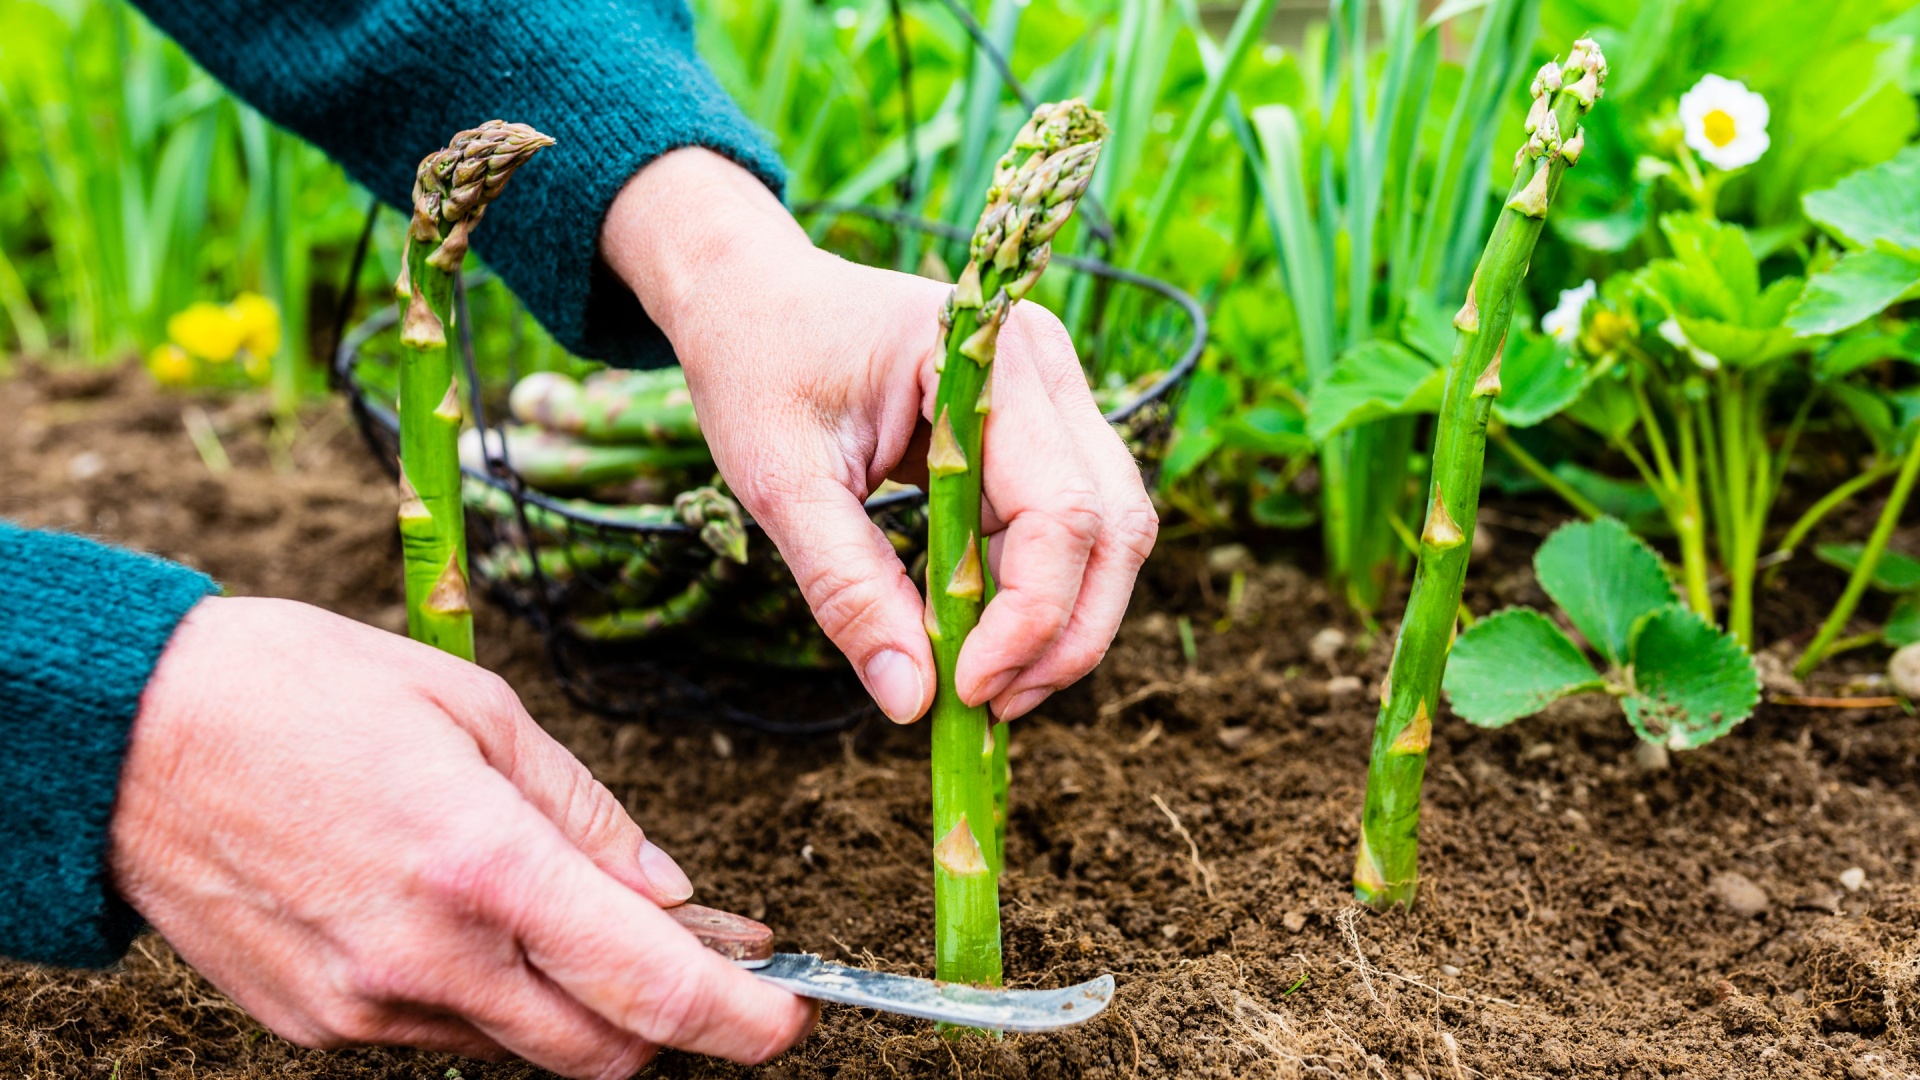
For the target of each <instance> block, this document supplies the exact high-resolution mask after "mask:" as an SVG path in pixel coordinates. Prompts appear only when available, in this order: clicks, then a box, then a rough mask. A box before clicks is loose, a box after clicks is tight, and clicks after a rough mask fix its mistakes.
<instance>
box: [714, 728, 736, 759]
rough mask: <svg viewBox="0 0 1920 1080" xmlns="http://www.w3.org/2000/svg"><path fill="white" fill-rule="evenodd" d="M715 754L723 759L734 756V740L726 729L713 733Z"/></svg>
mask: <svg viewBox="0 0 1920 1080" xmlns="http://www.w3.org/2000/svg"><path fill="white" fill-rule="evenodd" d="M713 756H714V757H717V758H719V759H720V760H722V761H725V760H726V759H728V758H730V757H732V756H733V740H732V739H729V738H727V734H726V732H724V731H716V732H714V733H713Z"/></svg>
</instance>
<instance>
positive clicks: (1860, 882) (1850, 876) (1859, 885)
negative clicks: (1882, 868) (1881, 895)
mask: <svg viewBox="0 0 1920 1080" xmlns="http://www.w3.org/2000/svg"><path fill="white" fill-rule="evenodd" d="M1840 886H1841V887H1842V888H1844V889H1846V890H1847V891H1848V892H1859V891H1860V890H1861V889H1864V888H1866V886H1867V872H1866V871H1865V870H1862V869H1860V868H1859V867H1857V866H1849V867H1847V868H1846V869H1845V870H1842V871H1840Z"/></svg>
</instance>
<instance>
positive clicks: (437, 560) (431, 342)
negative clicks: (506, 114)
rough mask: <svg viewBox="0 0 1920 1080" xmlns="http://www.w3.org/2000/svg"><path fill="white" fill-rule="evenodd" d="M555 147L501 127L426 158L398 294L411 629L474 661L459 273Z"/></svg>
mask: <svg viewBox="0 0 1920 1080" xmlns="http://www.w3.org/2000/svg"><path fill="white" fill-rule="evenodd" d="M552 145H553V140H552V139H550V138H548V137H547V136H545V135H542V134H540V133H539V132H537V131H535V130H533V129H532V128H530V127H527V126H526V125H525V124H507V123H502V122H500V121H498V120H490V121H488V122H487V123H485V124H482V125H480V126H479V127H478V128H475V129H473V130H471V131H463V132H461V133H459V134H458V135H455V136H454V137H453V141H452V142H450V143H449V144H448V145H447V147H446V149H444V150H439V151H436V152H434V153H432V154H429V155H428V156H427V157H426V159H425V160H423V161H421V162H420V167H419V169H418V171H417V172H416V173H415V176H414V184H413V221H412V223H411V225H410V226H409V227H408V229H407V246H406V252H405V256H404V260H403V263H402V268H401V273H400V281H399V283H398V285H397V286H396V290H395V291H396V292H397V293H398V294H399V296H400V299H401V300H402V301H403V302H404V303H405V313H404V315H403V316H402V318H401V323H400V343H401V344H402V345H403V346H404V347H405V348H404V349H403V351H402V355H401V360H400V403H399V411H400V491H401V503H400V542H401V548H402V551H403V554H404V565H405V572H406V586H407V632H408V634H410V635H411V636H413V637H414V638H416V639H418V640H420V641H424V642H426V643H427V644H429V645H433V646H435V647H437V648H440V649H444V650H445V651H447V652H449V653H452V654H453V655H455V656H458V657H461V658H463V659H466V660H472V659H473V609H472V607H471V606H470V603H469V600H468V592H467V536H466V516H465V511H464V510H463V509H462V507H461V499H460V459H459V452H458V448H457V443H458V438H459V433H460V419H461V411H460V388H459V385H458V384H457V383H456V382H455V381H454V377H453V372H454V357H453V346H452V345H450V344H449V338H450V336H451V335H450V334H449V332H448V331H449V330H450V329H451V328H452V326H453V321H454V308H453V276H454V275H455V274H456V273H458V272H459V270H460V264H461V262H462V261H463V260H464V259H465V258H466V254H467V241H468V238H469V237H470V236H471V235H472V233H473V229H474V226H475V225H477V224H479V222H480V217H481V215H482V214H484V213H485V212H486V209H487V205H488V204H489V203H491V202H492V201H493V200H494V199H495V198H497V197H498V196H499V195H500V192H501V190H502V189H503V188H504V187H505V186H506V183H507V178H508V177H510V176H512V175H513V171H514V170H515V169H517V168H519V167H520V166H521V165H522V164H524V163H525V162H526V161H527V159H528V158H530V157H532V156H533V155H534V154H535V153H537V152H538V151H539V150H541V149H542V148H543V147H548V146H552Z"/></svg>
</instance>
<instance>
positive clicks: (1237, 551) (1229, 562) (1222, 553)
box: [1207, 544, 1257, 574]
mask: <svg viewBox="0 0 1920 1080" xmlns="http://www.w3.org/2000/svg"><path fill="white" fill-rule="evenodd" d="M1255 565H1257V564H1256V563H1255V562H1254V561H1253V552H1251V551H1248V550H1247V545H1245V544H1221V545H1220V546H1219V547H1217V548H1214V549H1213V550H1212V551H1209V552H1207V569H1208V570H1211V571H1213V572H1214V573H1216V574H1231V573H1233V572H1234V571H1236V570H1239V571H1246V570H1251V569H1253V568H1254V566H1255Z"/></svg>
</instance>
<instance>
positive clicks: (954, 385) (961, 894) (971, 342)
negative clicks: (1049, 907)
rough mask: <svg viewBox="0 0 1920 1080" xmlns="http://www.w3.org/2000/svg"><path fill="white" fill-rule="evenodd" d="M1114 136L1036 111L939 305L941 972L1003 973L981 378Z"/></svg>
mask: <svg viewBox="0 0 1920 1080" xmlns="http://www.w3.org/2000/svg"><path fill="white" fill-rule="evenodd" d="M1105 135H1106V123H1105V121H1104V120H1102V119H1101V117H1100V114H1099V113H1097V112H1094V111H1093V110H1092V109H1090V108H1088V107H1087V105H1086V103H1085V102H1082V101H1078V100H1074V101H1066V102H1061V103H1059V104H1049V105H1042V106H1040V107H1039V108H1038V109H1036V110H1034V114H1033V116H1032V118H1031V119H1029V120H1028V121H1027V123H1026V124H1025V126H1023V127H1022V128H1021V129H1020V132H1019V133H1018V134H1017V135H1016V136H1014V141H1013V147H1012V149H1010V150H1009V151H1008V152H1007V154H1006V156H1004V157H1002V158H1001V159H1000V163H999V166H998V168H997V169H996V170H995V172H994V177H993V184H992V186H991V187H990V188H989V189H988V191H987V207H986V211H985V212H984V213H982V214H981V215H980V224H979V225H978V227H977V228H976V229H975V230H974V234H973V243H972V246H971V249H970V256H971V257H970V259H969V261H968V262H967V266H966V269H965V270H963V271H962V272H961V274H960V277H959V282H958V284H956V285H955V286H954V289H953V292H952V294H951V295H950V296H949V297H948V300H947V304H946V307H945V309H944V311H943V313H942V315H941V325H942V333H943V337H944V341H943V342H942V346H941V348H942V356H941V357H940V360H939V365H940V385H939V389H938V392H937V394H936V399H935V401H936V403H935V407H934V408H935V416H936V418H937V419H936V421H935V424H934V432H933V439H932V443H931V445H930V447H929V449H928V453H927V468H928V472H929V474H930V475H931V482H930V484H929V487H930V489H931V490H930V491H929V505H930V511H929V513H930V522H929V530H928V562H927V596H928V601H929V603H930V605H931V610H932V614H933V619H932V620H931V621H930V623H929V626H928V630H929V636H930V637H931V639H932V643H933V654H934V664H935V667H936V668H937V669H938V672H939V683H938V685H937V687H936V689H935V691H934V699H933V835H934V841H935V842H934V848H933V856H934V951H935V962H934V973H935V976H936V977H937V978H939V979H940V980H942V981H944V982H957V983H969V984H974V985H981V986H998V985H999V984H1000V903H999V892H1000V890H999V882H998V878H997V876H996V874H995V873H994V867H993V865H992V864H991V863H990V861H989V858H988V851H989V849H990V848H992V847H994V846H995V841H994V839H993V834H994V820H993V818H994V790H993V788H994V781H993V765H994V758H995V756H996V755H995V751H994V747H993V746H992V745H991V744H989V742H988V716H987V709H986V706H984V705H980V706H971V705H968V704H967V703H966V702H964V701H962V700H961V699H960V696H959V694H958V693H957V692H956V691H955V690H954V682H953V678H954V669H955V666H956V664H957V661H958V659H959V656H960V648H961V645H962V644H963V643H964V642H965V641H966V638H967V635H968V634H969V633H971V632H972V630H973V628H974V625H975V624H976V623H978V622H979V620H980V609H981V604H982V600H981V598H982V595H983V592H984V584H985V583H984V580H983V575H982V572H981V562H982V560H981V558H980V550H979V547H978V544H979V540H980V538H981V537H982V532H981V529H980V497H981V496H980V478H981V474H982V471H983V468H982V466H983V464H984V458H983V456H982V451H983V448H982V445H981V431H982V428H983V427H984V421H985V420H986V416H987V410H986V409H983V408H982V407H981V406H982V404H983V402H982V391H984V390H985V389H986V387H987V384H988V380H989V378H990V376H991V374H992V365H993V358H994V350H995V348H996V345H997V342H998V339H999V333H1000V327H1001V325H1002V324H1003V323H1005V322H1006V319H1007V315H1008V313H1009V312H1010V311H1011V310H1012V307H1013V305H1014V304H1015V303H1018V302H1019V300H1020V298H1021V297H1022V296H1025V295H1026V294H1027V291H1028V290H1030V289H1031V288H1032V287H1033V284H1034V282H1035V281H1036V280H1037V279H1038V278H1039V276H1040V272H1041V271H1042V270H1044V269H1045V268H1046V265H1047V259H1048V257H1049V256H1050V254H1051V248H1050V246H1049V241H1051V240H1052V239H1053V236H1054V234H1055V233H1057V232H1059V230H1060V227H1061V226H1062V225H1063V224H1065V223H1066V220H1067V217H1068V216H1069V215H1070V214H1072V213H1073V208H1074V206H1075V204H1076V203H1077V202H1078V200H1079V198H1080V195H1081V193H1083V192H1084V191H1085V190H1086V187H1087V182H1088V180H1089V179H1090V178H1091V176H1092V174H1093V165H1094V162H1095V161H1096V160H1097V159H1098V157H1099V153H1100V143H1101V140H1102V139H1103V138H1104V137H1105ZM989 401H990V399H989ZM989 407H990V405H989Z"/></svg>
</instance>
